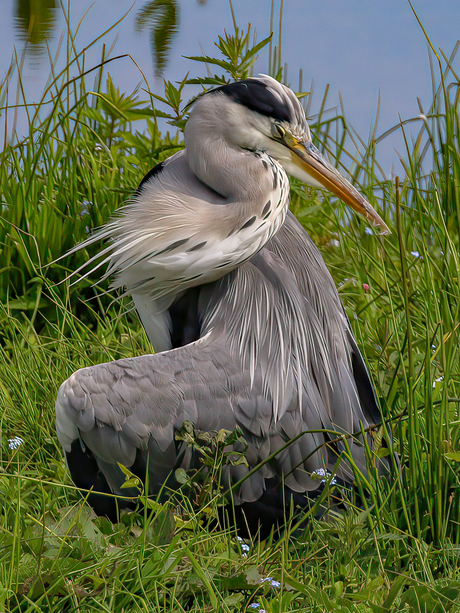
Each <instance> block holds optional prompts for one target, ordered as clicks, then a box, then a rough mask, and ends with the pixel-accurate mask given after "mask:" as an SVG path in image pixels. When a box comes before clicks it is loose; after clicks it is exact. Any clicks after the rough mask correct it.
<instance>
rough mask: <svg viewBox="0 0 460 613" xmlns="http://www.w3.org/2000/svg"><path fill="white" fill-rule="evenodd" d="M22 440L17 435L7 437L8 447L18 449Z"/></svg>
mask: <svg viewBox="0 0 460 613" xmlns="http://www.w3.org/2000/svg"><path fill="white" fill-rule="evenodd" d="M23 442H24V441H23V440H22V438H20V437H19V436H15V437H14V438H10V439H8V446H9V448H10V449H18V447H20V446H21V445H22V443H23Z"/></svg>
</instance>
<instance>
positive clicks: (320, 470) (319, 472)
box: [311, 468, 337, 485]
mask: <svg viewBox="0 0 460 613" xmlns="http://www.w3.org/2000/svg"><path fill="white" fill-rule="evenodd" d="M311 474H312V477H313V475H317V476H318V477H325V479H321V483H326V479H327V478H328V477H330V476H331V473H330V472H329V471H327V470H325V469H324V468H317V469H316V470H314V471H313V472H312V473H311ZM314 478H315V477H313V479H314ZM336 483H337V479H336V478H335V477H333V478H332V480H331V485H336Z"/></svg>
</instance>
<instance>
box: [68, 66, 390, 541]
mask: <svg viewBox="0 0 460 613" xmlns="http://www.w3.org/2000/svg"><path fill="white" fill-rule="evenodd" d="M287 173H288V174H290V175H292V176H294V177H296V178H298V179H300V180H301V181H304V182H305V183H306V184H309V185H313V186H317V187H326V188H327V189H329V190H330V191H332V192H333V193H334V194H336V195H337V196H338V197H339V198H340V199H342V200H343V201H344V202H345V203H347V204H348V205H350V206H351V207H352V208H353V209H355V210H356V211H358V212H360V213H362V214H363V215H365V216H366V217H367V218H368V219H369V220H370V221H371V222H372V223H373V224H374V225H376V226H379V227H380V229H381V231H382V233H388V228H387V227H386V225H385V223H384V222H383V220H382V219H381V218H380V217H379V215H378V214H377V212H376V211H375V210H374V209H373V208H372V206H371V205H370V204H369V203H368V202H367V201H366V199H365V198H363V196H362V195H361V194H360V193H359V192H358V191H357V190H356V189H355V188H354V187H353V186H352V185H351V184H350V183H349V182H348V181H347V180H346V179H344V178H343V177H342V176H341V175H340V173H339V172H338V171H337V170H336V169H335V168H334V167H333V166H332V165H331V164H330V163H329V162H328V161H327V159H326V158H325V157H324V156H323V155H322V154H321V153H320V152H319V151H318V149H317V148H316V147H315V146H314V145H313V143H312V139H311V134H310V130H309V127H308V124H307V121H306V119H305V113H304V111H303V108H302V106H301V104H300V103H299V101H298V99H297V97H296V96H295V94H294V93H293V92H292V91H291V90H290V89H289V88H288V87H286V86H284V85H282V84H280V83H278V82H277V81H276V80H274V79H273V78H271V77H268V76H265V75H259V76H257V77H253V78H249V79H246V80H244V81H240V82H236V83H232V84H228V85H224V86H221V87H218V88H216V89H214V90H212V91H211V92H208V93H206V94H204V95H203V96H202V97H201V98H199V99H198V100H197V101H196V102H195V104H194V106H193V108H192V111H191V113H190V117H189V119H188V121H187V124H186V127H185V149H184V150H182V151H180V152H179V153H176V154H175V155H173V156H171V157H170V158H168V159H167V160H165V161H164V162H161V163H160V164H158V165H157V166H156V167H155V168H154V169H153V170H152V171H150V172H149V173H148V175H147V176H146V177H145V178H144V179H143V180H142V182H141V184H140V186H139V188H138V190H137V192H136V193H135V194H134V196H133V197H132V198H131V200H130V202H129V203H128V204H127V205H126V206H124V207H123V208H122V209H121V210H120V211H119V213H118V214H117V215H116V217H114V218H113V219H112V220H111V221H109V222H108V223H107V225H105V226H104V227H103V228H102V229H100V230H99V231H98V232H96V233H95V234H94V235H93V236H91V237H90V238H88V239H87V240H86V241H84V242H83V243H82V244H81V245H79V246H77V247H76V249H78V248H81V247H85V246H88V245H90V244H92V243H94V242H95V241H99V240H101V239H105V240H107V241H108V244H106V246H105V247H104V248H103V250H102V251H101V252H100V253H99V255H98V257H99V258H100V261H97V260H96V258H92V259H91V260H89V262H88V263H87V265H89V266H90V267H91V265H94V266H93V268H92V269H90V270H89V272H85V275H88V274H90V273H91V272H92V271H93V270H95V269H97V268H98V267H99V266H103V265H105V264H108V267H107V271H106V272H105V275H104V278H108V277H112V278H113V283H112V285H113V287H115V288H124V291H125V292H126V294H128V295H131V297H132V299H133V301H134V305H135V307H136V309H137V311H138V314H139V316H140V319H141V321H142V323H143V325H144V327H145V330H146V332H147V334H148V337H149V339H150V341H151V343H152V346H153V348H154V350H155V353H154V354H152V355H143V356H139V357H134V358H129V359H122V360H117V361H114V362H110V363H106V364H98V365H96V366H89V367H87V368H83V369H81V370H78V371H77V372H75V373H74V374H73V375H72V376H71V377H70V378H69V379H67V381H65V382H64V383H63V384H62V385H61V387H60V389H59V394H58V398H57V402H56V427H57V435H58V438H59V441H60V442H61V444H62V446H63V448H64V450H65V453H66V457H67V462H68V465H69V468H70V472H71V475H72V478H73V480H74V482H75V483H76V485H77V486H78V487H80V488H86V489H90V488H93V491H94V492H101V493H110V492H112V493H114V494H119V495H123V494H126V490H123V489H120V488H121V485H122V484H123V483H124V481H125V476H124V474H123V472H122V470H121V469H120V467H119V463H120V464H122V465H124V466H126V467H128V468H130V469H131V471H132V472H134V473H135V474H137V475H139V476H140V477H144V476H145V471H146V467H147V466H148V483H149V491H150V494H152V495H155V494H157V493H158V492H159V490H160V488H161V487H162V486H163V484H164V483H165V481H166V480H167V479H168V478H169V482H171V474H172V475H173V474H174V472H173V471H174V469H175V468H177V467H179V466H182V467H185V468H187V467H189V466H190V465H191V462H193V458H192V453H191V451H190V449H188V448H186V447H185V445H184V443H183V442H181V441H177V440H176V439H175V433H176V432H177V430H178V429H179V428H181V426H182V424H183V423H184V421H185V420H190V421H191V422H192V423H193V424H194V425H195V427H196V428H197V429H198V430H201V431H207V432H210V431H216V430H220V429H222V428H225V429H227V430H234V429H235V427H236V426H239V427H240V428H241V430H242V431H243V433H244V436H245V438H246V441H247V444H248V447H247V451H246V459H247V462H248V465H249V467H246V466H244V465H243V464H240V465H238V466H231V467H228V468H227V475H226V483H227V484H228V485H231V484H232V483H233V484H234V483H237V482H239V481H240V480H242V479H243V478H244V477H245V475H246V474H248V471H249V470H251V469H252V468H253V467H256V466H258V465H259V464H260V463H262V466H261V468H260V469H259V470H257V471H256V472H254V473H253V474H251V475H250V476H249V477H248V478H247V479H246V480H243V481H242V483H241V484H240V486H239V487H238V488H236V489H235V490H234V491H233V496H234V504H235V507H236V509H237V510H238V511H239V512H240V517H241V518H242V519H241V521H242V522H247V523H248V524H249V526H250V529H251V530H256V529H257V528H258V527H259V528H260V527H261V529H262V530H263V531H264V533H266V532H267V529H269V528H270V527H271V525H273V524H276V523H277V522H280V521H282V517H283V514H284V510H285V509H284V504H283V500H285V501H286V503H287V504H290V503H291V502H292V501H294V502H295V504H300V506H302V500H306V497H308V495H310V494H314V492H315V491H317V490H318V487H319V480H318V479H317V478H314V474H313V473H314V472H315V471H317V470H318V469H320V470H329V471H332V470H334V467H335V464H336V460H337V455H338V454H339V453H340V451H342V449H343V447H341V446H340V443H335V444H334V445H327V443H328V441H329V439H328V434H327V432H326V431H329V432H331V431H335V432H339V433H353V432H357V431H359V429H360V427H364V428H367V427H368V426H369V425H371V424H374V423H375V422H377V421H379V419H380V417H379V410H378V405H377V402H376V398H375V394H374V390H373V386H372V383H371V381H370V378H369V375H368V371H367V369H366V366H365V363H364V361H363V358H362V356H361V354H360V352H359V350H358V348H357V345H356V341H355V339H354V336H353V333H352V330H351V328H350V324H349V322H348V320H347V317H346V315H345V311H344V309H343V306H342V304H341V301H340V298H339V295H338V292H337V289H336V287H335V284H334V282H333V280H332V277H331V275H330V274H329V272H328V270H327V268H326V266H325V263H324V261H323V258H322V257H321V255H320V252H319V251H318V249H317V248H316V246H315V245H314V244H313V242H312V240H311V239H310V237H309V236H308V234H307V233H306V232H305V230H304V229H303V227H302V226H301V225H300V223H299V222H298V221H297V220H296V219H295V217H294V216H293V215H292V214H291V213H290V212H289V210H288V207H289V180H288V176H287ZM97 262H98V263H97ZM78 272H80V271H78ZM322 430H323V431H324V432H322ZM302 432H303V433H304V434H303V435H301V436H300V437H299V438H297V439H296V437H298V436H299V435H300V434H301V433H302ZM294 439H296V440H294ZM290 440H294V442H293V443H292V444H291V445H290V446H288V447H286V448H285V449H283V450H282V451H281V452H280V453H279V454H278V455H277V456H276V457H275V458H274V459H272V460H271V461H270V462H266V463H264V461H265V460H266V459H267V458H268V457H269V456H270V455H272V454H273V453H274V452H276V451H277V450H278V449H281V448H282V447H283V446H285V444H286V442H287V441H290ZM349 444H350V448H351V453H352V454H353V460H354V462H355V463H356V465H357V466H358V467H359V468H360V469H361V470H362V471H363V472H364V473H366V463H365V453H364V447H363V445H362V441H361V442H360V441H359V440H351V441H350V443H349ZM335 474H336V475H337V477H338V478H340V479H342V480H343V481H345V482H351V481H352V480H353V474H352V471H351V469H350V466H349V465H347V463H346V462H345V461H343V462H341V463H340V464H339V465H338V467H335ZM172 479H173V477H172ZM89 500H90V502H91V504H92V505H93V507H94V509H95V510H96V512H97V513H99V514H106V515H107V516H109V517H110V518H112V519H115V518H116V516H117V506H116V503H115V502H114V500H113V498H110V497H107V496H98V495H94V494H93V495H92V496H90V498H89Z"/></svg>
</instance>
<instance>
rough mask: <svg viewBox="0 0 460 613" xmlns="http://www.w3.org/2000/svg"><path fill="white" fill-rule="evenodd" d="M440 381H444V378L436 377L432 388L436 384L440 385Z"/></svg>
mask: <svg viewBox="0 0 460 613" xmlns="http://www.w3.org/2000/svg"><path fill="white" fill-rule="evenodd" d="M441 381H444V377H438V378H437V379H435V380H434V381H433V388H434V387H436V383H440V382H441Z"/></svg>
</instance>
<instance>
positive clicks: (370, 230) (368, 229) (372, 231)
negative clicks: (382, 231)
mask: <svg viewBox="0 0 460 613" xmlns="http://www.w3.org/2000/svg"><path fill="white" fill-rule="evenodd" d="M364 232H365V233H366V234H369V236H372V234H374V230H373V229H372V228H369V226H367V228H365V229H364Z"/></svg>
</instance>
